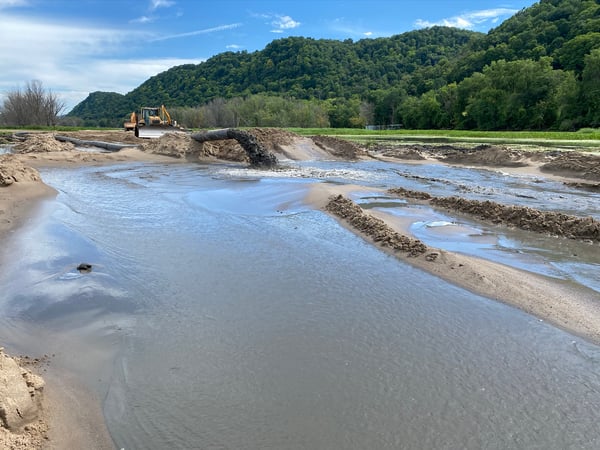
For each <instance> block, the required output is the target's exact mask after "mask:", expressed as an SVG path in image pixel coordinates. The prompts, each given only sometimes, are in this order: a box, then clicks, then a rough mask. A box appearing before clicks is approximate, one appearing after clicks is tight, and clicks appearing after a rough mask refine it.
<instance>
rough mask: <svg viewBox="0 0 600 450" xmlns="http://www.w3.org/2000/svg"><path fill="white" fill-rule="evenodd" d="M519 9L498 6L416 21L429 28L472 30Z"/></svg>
mask: <svg viewBox="0 0 600 450" xmlns="http://www.w3.org/2000/svg"><path fill="white" fill-rule="evenodd" d="M517 12H518V10H516V9H508V8H496V9H484V10H480V11H469V12H466V13H464V14H460V15H457V16H453V17H448V18H445V19H441V20H438V21H436V22H430V21H428V20H423V19H418V20H417V21H416V22H415V26H417V27H419V28H427V27H432V26H436V25H439V26H446V27H454V28H463V29H467V30H471V29H474V28H477V26H479V25H482V24H485V23H488V22H491V23H497V22H498V21H499V20H500V19H502V18H504V17H509V16H512V15H513V14H516V13H517Z"/></svg>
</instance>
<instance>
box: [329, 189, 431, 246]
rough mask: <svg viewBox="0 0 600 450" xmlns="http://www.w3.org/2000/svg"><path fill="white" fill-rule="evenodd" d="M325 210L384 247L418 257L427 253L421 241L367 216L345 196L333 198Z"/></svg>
mask: <svg viewBox="0 0 600 450" xmlns="http://www.w3.org/2000/svg"><path fill="white" fill-rule="evenodd" d="M325 209H326V210H327V211H329V212H331V213H333V214H335V215H336V216H338V217H341V218H342V219H345V220H347V221H348V223H349V224H350V225H351V226H352V227H354V228H355V229H356V230H358V231H360V232H362V233H364V234H365V235H367V236H369V237H370V238H371V239H373V241H374V242H376V243H378V244H379V245H381V246H383V247H388V248H391V249H392V250H396V251H400V252H404V253H408V254H409V255H410V256H418V255H421V254H423V253H425V252H426V251H427V246H426V245H425V244H423V243H422V242H421V241H419V240H418V239H413V238H410V237H408V236H404V235H403V234H400V233H398V232H396V231H394V230H393V229H392V228H391V227H389V226H388V225H387V224H386V223H385V222H384V221H383V220H381V219H378V218H377V217H373V216H371V215H369V214H366V213H365V212H364V211H363V209H362V208H361V207H360V206H358V205H357V204H356V203H354V202H353V201H352V200H350V199H348V198H346V197H344V196H343V195H338V196H333V197H331V198H330V199H329V203H327V205H326V207H325Z"/></svg>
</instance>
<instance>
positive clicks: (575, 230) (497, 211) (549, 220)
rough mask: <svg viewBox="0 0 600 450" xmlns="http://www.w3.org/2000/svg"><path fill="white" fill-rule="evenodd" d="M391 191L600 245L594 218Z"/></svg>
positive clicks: (599, 231) (599, 227) (490, 219)
mask: <svg viewBox="0 0 600 450" xmlns="http://www.w3.org/2000/svg"><path fill="white" fill-rule="evenodd" d="M388 192H389V193H390V194H395V195H399V196H402V197H406V198H415V199H418V200H425V201H429V203H430V204H431V205H434V206H438V207H441V208H446V209H448V210H452V211H459V212H461V213H466V214H469V215H472V216H475V217H477V218H479V219H482V220H485V221H488V222H491V223H494V224H502V225H507V226H511V227H516V228H520V229H522V230H528V231H534V232H537V233H544V234H548V235H551V236H560V237H566V238H569V239H579V240H586V241H593V242H600V222H599V221H597V220H595V219H594V218H592V217H577V216H570V215H567V214H562V213H557V212H552V211H540V210H537V209H534V208H529V207H525V206H516V205H502V204H500V203H496V202H491V201H489V200H485V201H479V200H468V199H465V198H461V197H457V196H452V197H433V196H431V195H429V194H428V193H426V192H419V191H410V190H407V189H404V188H393V189H389V190H388Z"/></svg>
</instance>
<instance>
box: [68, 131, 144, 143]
mask: <svg viewBox="0 0 600 450" xmlns="http://www.w3.org/2000/svg"><path fill="white" fill-rule="evenodd" d="M60 134H64V135H66V136H71V137H74V138H76V139H81V140H83V141H104V142H115V143H123V144H139V143H140V142H141V141H143V140H142V139H140V138H137V137H135V134H134V133H133V131H123V130H120V131H116V130H103V131H95V130H81V131H69V132H61V133H60Z"/></svg>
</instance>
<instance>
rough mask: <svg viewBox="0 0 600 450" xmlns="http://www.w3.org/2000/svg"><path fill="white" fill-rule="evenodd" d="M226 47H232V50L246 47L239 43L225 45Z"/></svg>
mask: <svg viewBox="0 0 600 450" xmlns="http://www.w3.org/2000/svg"><path fill="white" fill-rule="evenodd" d="M225 48H230V49H232V50H239V49H240V48H244V47H242V46H241V45H237V44H229V45H227V46H225Z"/></svg>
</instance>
